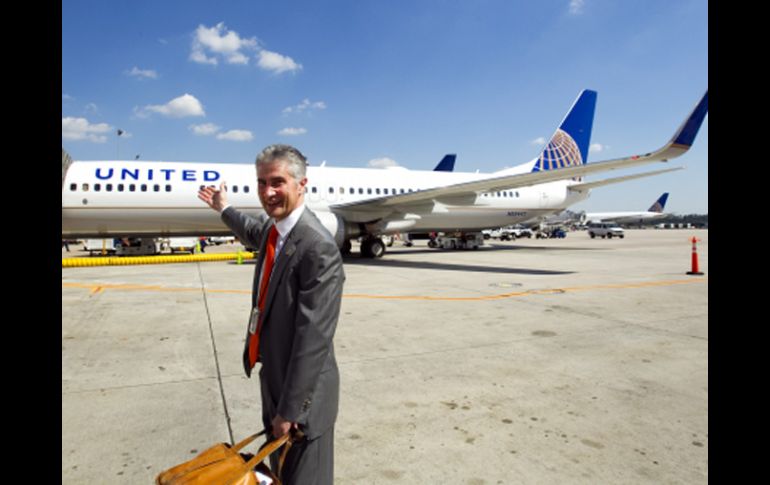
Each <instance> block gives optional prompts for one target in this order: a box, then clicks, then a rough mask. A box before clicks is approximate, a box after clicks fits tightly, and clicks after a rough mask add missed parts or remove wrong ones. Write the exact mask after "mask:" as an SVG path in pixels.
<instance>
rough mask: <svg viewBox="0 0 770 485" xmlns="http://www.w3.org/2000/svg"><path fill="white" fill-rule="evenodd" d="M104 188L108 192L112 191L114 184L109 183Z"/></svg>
mask: <svg viewBox="0 0 770 485" xmlns="http://www.w3.org/2000/svg"><path fill="white" fill-rule="evenodd" d="M104 188H105V189H106V190H107V192H112V184H107V185H105V186H104Z"/></svg>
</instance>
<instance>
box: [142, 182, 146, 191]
mask: <svg viewBox="0 0 770 485" xmlns="http://www.w3.org/2000/svg"><path fill="white" fill-rule="evenodd" d="M141 188H142V192H147V184H142V187H141Z"/></svg>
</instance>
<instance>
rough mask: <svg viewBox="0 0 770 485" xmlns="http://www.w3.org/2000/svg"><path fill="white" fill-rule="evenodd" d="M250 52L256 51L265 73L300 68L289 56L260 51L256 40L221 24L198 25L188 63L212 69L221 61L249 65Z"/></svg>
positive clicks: (259, 63)
mask: <svg viewBox="0 0 770 485" xmlns="http://www.w3.org/2000/svg"><path fill="white" fill-rule="evenodd" d="M250 51H253V52H256V59H257V65H258V66H259V67H260V68H261V69H264V70H266V71H273V72H275V73H276V74H280V73H282V72H286V71H292V72H294V71H298V70H300V69H302V65H301V64H298V63H297V62H295V61H294V59H292V58H291V57H289V56H284V55H282V54H279V53H277V52H271V51H268V50H265V49H263V48H262V47H261V46H260V43H259V41H258V40H257V38H256V37H251V38H248V39H247V38H243V37H241V36H240V35H239V34H238V32H236V31H234V30H228V29H227V27H226V26H225V23H224V22H219V23H218V24H217V25H215V26H214V27H206V26H205V25H198V28H197V29H195V32H194V33H193V41H192V48H191V51H190V60H191V61H193V62H197V63H199V64H209V65H212V66H216V65H218V64H219V62H220V61H224V62H226V63H227V64H242V65H246V64H248V63H249V52H250Z"/></svg>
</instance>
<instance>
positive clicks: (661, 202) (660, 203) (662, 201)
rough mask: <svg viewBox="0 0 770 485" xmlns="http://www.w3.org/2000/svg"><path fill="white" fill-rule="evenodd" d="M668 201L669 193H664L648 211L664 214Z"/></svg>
mask: <svg viewBox="0 0 770 485" xmlns="http://www.w3.org/2000/svg"><path fill="white" fill-rule="evenodd" d="M667 200H668V192H666V193H664V194H663V195H661V196H660V198H658V200H656V201H655V203H654V204H652V205H651V206H650V208H649V209H647V211H648V212H663V209H664V208H665V207H666V201H667Z"/></svg>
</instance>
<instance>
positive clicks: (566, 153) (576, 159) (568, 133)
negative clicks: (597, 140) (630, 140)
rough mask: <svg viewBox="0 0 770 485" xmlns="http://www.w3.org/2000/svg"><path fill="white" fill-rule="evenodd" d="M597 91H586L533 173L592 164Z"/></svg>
mask: <svg viewBox="0 0 770 485" xmlns="http://www.w3.org/2000/svg"><path fill="white" fill-rule="evenodd" d="M596 96H597V95H596V91H591V90H589V89H584V90H583V92H581V93H580V95H579V96H578V98H577V100H575V104H573V105H572V108H571V109H570V110H569V112H568V113H567V116H566V117H565V118H564V120H563V121H562V122H561V125H559V128H558V129H557V130H556V133H554V134H553V136H552V137H551V140H550V141H549V142H548V145H546V147H545V148H544V149H543V152H542V153H541V154H540V157H539V158H538V159H537V161H536V162H535V166H534V167H533V168H532V171H533V172H540V171H544V170H554V169H558V168H564V167H571V166H576V165H583V164H585V163H586V161H587V160H588V146H589V145H590V143H591V129H592V127H593V122H594V110H595V108H596Z"/></svg>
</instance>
